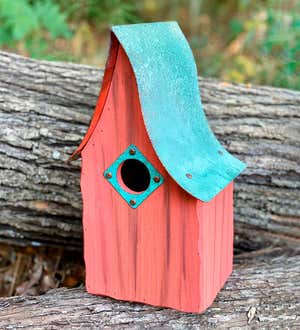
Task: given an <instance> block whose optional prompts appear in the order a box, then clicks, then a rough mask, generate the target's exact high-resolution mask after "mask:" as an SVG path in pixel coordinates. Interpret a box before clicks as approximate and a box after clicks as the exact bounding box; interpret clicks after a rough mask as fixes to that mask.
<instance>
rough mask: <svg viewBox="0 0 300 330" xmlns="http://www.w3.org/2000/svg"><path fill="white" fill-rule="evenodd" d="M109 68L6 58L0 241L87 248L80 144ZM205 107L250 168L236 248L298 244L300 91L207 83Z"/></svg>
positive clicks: (1, 88) (240, 183)
mask: <svg viewBox="0 0 300 330" xmlns="http://www.w3.org/2000/svg"><path fill="white" fill-rule="evenodd" d="M101 77H102V71H100V70H98V69H96V68H91V67H88V66H82V65H76V64H66V63H57V62H51V63H50V62H42V61H34V60H30V59H27V58H23V57H20V56H17V55H13V54H8V53H4V52H0V167H1V171H0V209H1V213H0V240H1V241H10V242H14V243H15V244H33V245H39V244H55V245H64V246H67V247H70V248H80V247H81V195H80V188H79V176H80V175H79V174H80V173H79V172H80V161H77V162H75V163H73V164H72V165H69V166H68V165H66V164H65V163H64V161H65V160H66V159H67V158H68V156H69V155H70V154H71V153H72V151H74V149H75V148H76V146H77V145H78V144H79V143H80V141H81V138H82V137H83V135H84V133H85V131H86V129H87V126H88V124H89V121H90V118H91V116H92V113H93V110H94V106H95V104H96V100H97V95H98V93H99V89H100V85H101ZM200 88H201V94H202V99H203V104H204V110H205V112H206V114H207V116H208V118H209V122H210V124H211V126H212V128H213V130H214V132H215V133H216V135H217V136H218V138H219V139H220V140H221V141H223V143H224V145H225V147H226V148H228V149H229V151H230V152H232V153H233V154H235V155H236V156H237V157H238V158H240V159H241V160H243V161H245V162H246V163H247V164H248V168H247V170H246V171H245V172H244V173H243V175H242V176H241V177H239V178H238V180H237V183H236V186H235V189H236V192H235V224H236V226H235V232H236V246H237V251H239V250H248V251H251V250H255V249H257V248H263V247H266V246H269V245H274V244H279V245H290V246H293V245H296V244H298V243H299V239H300V222H299V216H300V199H299V186H300V165H299V164H300V162H299V160H300V137H299V135H300V112H299V107H300V93H299V92H295V91H289V90H283V89H275V88H270V87H262V86H255V87H251V86H245V85H233V84H228V83H224V82H219V81H216V80H211V79H209V80H208V79H203V80H202V79H201V80H200Z"/></svg>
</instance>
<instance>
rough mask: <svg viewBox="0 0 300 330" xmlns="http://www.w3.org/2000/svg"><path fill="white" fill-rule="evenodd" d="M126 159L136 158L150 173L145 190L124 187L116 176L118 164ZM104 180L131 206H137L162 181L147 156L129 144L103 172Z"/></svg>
mask: <svg viewBox="0 0 300 330" xmlns="http://www.w3.org/2000/svg"><path fill="white" fill-rule="evenodd" d="M127 159H137V160H139V161H140V162H142V163H143V164H144V165H145V166H146V167H147V169H148V171H149V174H150V183H149V186H148V188H147V189H146V190H144V191H142V192H134V191H132V192H131V191H130V190H129V189H124V187H122V183H120V182H119V180H121V178H119V176H118V171H119V168H120V166H121V165H122V164H123V163H124V162H125V160H127ZM103 175H104V177H105V178H106V180H107V181H108V182H109V183H110V184H111V185H112V186H113V187H114V189H115V190H116V191H117V192H118V193H119V194H120V195H121V196H122V197H123V199H124V200H125V201H126V202H127V204H128V205H129V206H130V207H132V208H134V209H135V208H137V207H138V206H139V205H140V204H141V203H143V201H144V200H145V199H146V198H147V197H148V196H149V195H150V194H152V193H153V192H154V190H155V189H157V188H158V187H159V186H160V185H161V184H162V183H163V182H164V178H163V177H162V175H161V174H160V173H159V172H158V171H157V170H156V169H155V168H154V167H153V165H152V164H151V163H150V162H149V161H148V160H147V158H146V157H145V156H144V155H143V154H142V153H141V152H140V151H139V149H138V148H137V147H136V146H135V145H133V144H132V145H130V146H129V147H128V148H127V149H126V150H125V151H124V152H123V153H122V154H121V155H120V156H119V157H118V158H117V159H116V160H115V161H114V162H113V163H112V164H111V165H110V166H109V167H108V168H107V169H106V170H105V171H104V173H103Z"/></svg>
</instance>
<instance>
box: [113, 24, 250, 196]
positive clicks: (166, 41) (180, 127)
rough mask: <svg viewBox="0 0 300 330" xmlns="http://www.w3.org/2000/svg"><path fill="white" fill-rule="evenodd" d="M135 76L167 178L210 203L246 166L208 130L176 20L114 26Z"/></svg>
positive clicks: (193, 68)
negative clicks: (169, 176)
mask: <svg viewBox="0 0 300 330" xmlns="http://www.w3.org/2000/svg"><path fill="white" fill-rule="evenodd" d="M112 31H113V33H114V34H115V36H116V37H117V39H118V40H119V42H120V43H121V45H122V47H123V48H124V50H125V52H126V54H127V56H128V58H129V61H130V63H131V65H132V68H133V71H134V73H135V76H136V81H137V85H138V90H139V97H140V102H141V108H142V112H143V118H144V122H145V126H146V129H147V132H148V134H149V137H150V140H151V142H152V144H153V147H154V149H155V151H156V153H157V155H158V157H159V159H160V161H161V162H162V164H163V165H164V167H165V168H166V170H167V171H168V173H169V174H170V175H171V177H172V178H173V179H174V180H175V181H176V182H177V183H178V184H179V185H180V186H181V187H182V188H183V189H184V190H186V191H187V192H188V193H190V194H191V195H193V196H194V197H196V198H198V199H200V200H202V201H205V202H207V201H209V200H210V199H212V198H213V197H214V196H216V195H217V194H218V193H219V192H220V191H221V190H222V189H223V188H225V187H226V186H227V185H228V184H229V183H230V182H231V181H232V180H233V179H234V178H235V177H237V176H238V175H239V174H240V173H241V171H242V170H243V169H244V168H245V164H244V163H242V162H241V161H239V160H238V159H237V158H235V157H233V156H232V155H231V154H229V153H228V152H227V151H226V150H225V149H224V148H223V147H222V146H221V144H220V143H219V142H218V140H217V139H216V137H215V136H214V134H213V133H212V131H211V129H210V128H209V126H208V123H207V120H206V117H205V114H204V112H203V109H202V105H201V99H200V93H199V87H198V77H197V69H196V65H195V61H194V57H193V54H192V51H191V49H190V47H189V45H188V43H187V41H186V39H185V37H184V35H183V33H182V31H181V30H180V28H179V26H178V24H177V23H176V22H165V23H150V24H131V25H119V26H113V27H112Z"/></svg>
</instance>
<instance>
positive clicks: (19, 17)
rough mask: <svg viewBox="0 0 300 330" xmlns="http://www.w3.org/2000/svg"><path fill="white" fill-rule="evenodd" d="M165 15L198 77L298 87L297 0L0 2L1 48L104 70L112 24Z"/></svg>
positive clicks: (299, 19)
mask: <svg viewBox="0 0 300 330" xmlns="http://www.w3.org/2000/svg"><path fill="white" fill-rule="evenodd" d="M168 20H176V21H178V23H179V24H180V26H181V28H182V29H183V31H184V33H185V35H186V36H187V38H188V39H189V42H190V45H191V47H192V49H193V52H194V56H195V58H196V61H197V66H198V71H199V74H200V75H202V76H204V77H217V78H220V79H223V80H226V81H232V82H237V83H253V84H266V85H272V86H279V87H285V88H291V89H298V90H299V89H300V74H299V73H300V70H299V69H300V1H299V0H256V1H250V0H227V1H222V0H168V1H167V0H160V1H158V0H140V1H134V0H76V1H72V0H14V1H12V0H0V48H1V49H2V50H7V51H12V52H16V53H19V54H22V55H25V56H29V57H32V58H36V59H46V60H55V61H57V60H59V61H72V62H77V63H84V64H90V65H95V66H99V67H103V66H104V64H105V58H106V53H107V48H108V42H109V35H108V33H107V32H108V29H109V26H110V25H112V24H126V23H139V22H154V21H168Z"/></svg>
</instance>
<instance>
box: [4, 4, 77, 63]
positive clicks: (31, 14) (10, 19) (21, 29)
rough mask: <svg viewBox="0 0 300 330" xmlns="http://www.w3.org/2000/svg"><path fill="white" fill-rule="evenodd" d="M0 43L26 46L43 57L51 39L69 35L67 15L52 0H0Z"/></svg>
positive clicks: (29, 50) (36, 55)
mask: <svg viewBox="0 0 300 330" xmlns="http://www.w3.org/2000/svg"><path fill="white" fill-rule="evenodd" d="M0 25H1V29H0V46H9V47H12V48H13V47H17V46H19V47H25V51H26V52H27V53H28V54H29V55H30V56H32V57H37V58H45V57H47V56H46V54H47V52H48V50H49V49H48V47H49V45H50V43H51V41H54V40H55V39H56V38H58V37H64V38H68V37H70V36H71V32H70V29H69V27H68V25H67V23H66V15H65V14H63V13H61V11H60V9H59V7H58V5H57V4H56V3H54V2H53V0H45V1H42V0H39V1H30V0H15V1H12V0H0Z"/></svg>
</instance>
